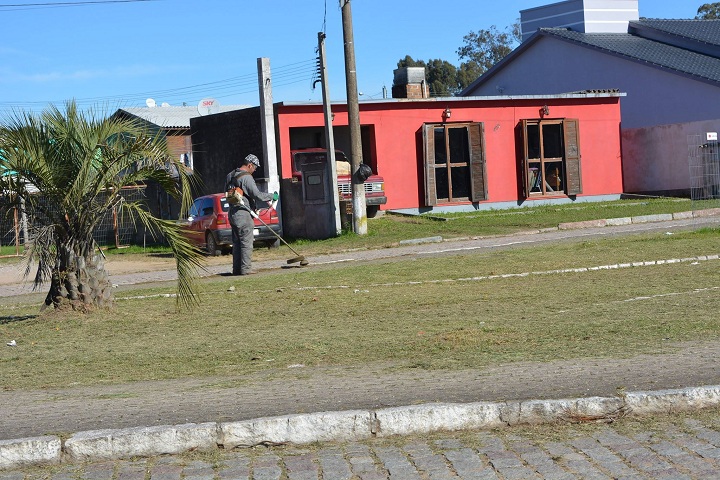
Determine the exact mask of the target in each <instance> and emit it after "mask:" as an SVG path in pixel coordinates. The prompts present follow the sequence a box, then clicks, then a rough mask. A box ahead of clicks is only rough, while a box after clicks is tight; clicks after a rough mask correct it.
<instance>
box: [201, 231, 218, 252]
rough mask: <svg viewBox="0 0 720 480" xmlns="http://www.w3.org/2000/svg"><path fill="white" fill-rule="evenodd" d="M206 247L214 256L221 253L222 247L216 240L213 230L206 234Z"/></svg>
mask: <svg viewBox="0 0 720 480" xmlns="http://www.w3.org/2000/svg"><path fill="white" fill-rule="evenodd" d="M205 249H206V250H207V252H208V255H210V256H212V257H217V256H218V255H220V253H221V252H220V247H218V244H217V241H216V240H215V235H213V233H212V232H207V233H206V234H205Z"/></svg>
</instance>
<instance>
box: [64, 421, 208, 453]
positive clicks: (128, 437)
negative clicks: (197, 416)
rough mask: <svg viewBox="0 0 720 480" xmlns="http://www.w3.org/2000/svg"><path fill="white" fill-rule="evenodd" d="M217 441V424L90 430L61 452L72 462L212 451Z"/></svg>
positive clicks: (66, 444) (69, 441)
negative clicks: (190, 451)
mask: <svg viewBox="0 0 720 480" xmlns="http://www.w3.org/2000/svg"><path fill="white" fill-rule="evenodd" d="M216 439H217V424H216V423H197V424H196V423H188V424H184V425H177V426H161V427H142V428H125V429H120V430H90V431H87V432H80V433H76V434H75V435H73V436H72V437H70V438H69V439H68V440H67V441H66V442H65V448H64V451H65V454H66V455H67V456H68V457H69V459H71V460H73V461H85V460H91V459H113V458H128V457H149V456H153V455H164V454H177V453H182V452H187V451H189V450H210V449H214V448H216V447H217V441H216Z"/></svg>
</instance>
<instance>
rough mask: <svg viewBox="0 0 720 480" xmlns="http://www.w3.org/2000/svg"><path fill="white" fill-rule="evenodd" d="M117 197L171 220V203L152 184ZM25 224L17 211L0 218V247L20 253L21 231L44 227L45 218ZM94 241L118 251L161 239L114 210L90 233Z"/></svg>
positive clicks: (35, 219)
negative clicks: (25, 226)
mask: <svg viewBox="0 0 720 480" xmlns="http://www.w3.org/2000/svg"><path fill="white" fill-rule="evenodd" d="M120 195H121V196H122V197H123V198H124V199H125V200H126V201H128V202H140V203H142V204H143V205H145V207H146V208H147V209H148V210H149V211H150V212H151V213H153V215H155V216H157V217H160V218H173V217H172V213H173V212H172V211H173V202H172V201H171V200H170V198H168V196H167V195H166V194H163V193H161V191H160V190H159V189H158V188H154V186H152V185H141V186H136V187H128V188H124V189H123V190H122V191H121V192H120ZM27 222H28V225H27V228H26V229H25V228H23V223H22V214H21V212H20V211H19V210H18V209H13V210H11V211H9V212H7V215H3V216H2V217H0V246H9V245H10V246H16V250H17V253H21V252H22V248H23V245H24V243H25V238H24V234H23V232H26V231H32V229H33V227H40V226H43V224H47V219H44V218H42V217H40V216H37V217H35V218H28V219H27ZM93 238H94V239H95V241H96V242H97V244H98V245H100V246H102V247H106V246H115V247H118V248H119V247H120V246H123V245H133V244H143V245H145V244H146V243H151V244H161V243H163V241H164V240H163V239H162V238H154V237H152V236H151V235H150V234H149V232H146V231H145V229H144V227H143V225H142V224H140V223H135V222H133V221H132V219H131V218H129V217H128V216H123V215H121V214H120V213H119V212H118V211H117V210H116V209H113V210H111V211H108V212H105V214H104V215H103V218H102V219H101V221H100V222H99V223H98V226H97V228H96V229H95V232H94V233H93Z"/></svg>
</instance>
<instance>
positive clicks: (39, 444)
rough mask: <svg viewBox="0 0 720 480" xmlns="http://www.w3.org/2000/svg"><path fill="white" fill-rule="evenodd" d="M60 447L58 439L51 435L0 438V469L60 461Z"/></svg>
mask: <svg viewBox="0 0 720 480" xmlns="http://www.w3.org/2000/svg"><path fill="white" fill-rule="evenodd" d="M61 448H62V445H61V443H60V439H59V438H58V437H53V436H45V437H32V438H22V439H20V440H0V470H5V469H10V468H17V467H22V466H25V465H37V464H50V463H60V458H61V455H62V450H61Z"/></svg>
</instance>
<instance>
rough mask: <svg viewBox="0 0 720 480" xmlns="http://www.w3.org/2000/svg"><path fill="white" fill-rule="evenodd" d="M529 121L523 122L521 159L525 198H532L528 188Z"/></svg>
mask: <svg viewBox="0 0 720 480" xmlns="http://www.w3.org/2000/svg"><path fill="white" fill-rule="evenodd" d="M527 127H528V121H527V120H523V121H522V132H521V134H522V145H523V152H522V156H521V157H520V176H521V177H522V178H521V181H522V195H523V198H528V197H529V196H530V190H529V188H528V135H527Z"/></svg>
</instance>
